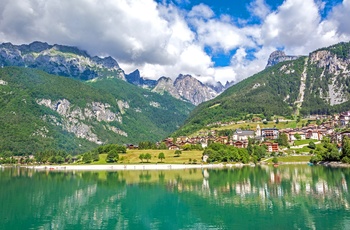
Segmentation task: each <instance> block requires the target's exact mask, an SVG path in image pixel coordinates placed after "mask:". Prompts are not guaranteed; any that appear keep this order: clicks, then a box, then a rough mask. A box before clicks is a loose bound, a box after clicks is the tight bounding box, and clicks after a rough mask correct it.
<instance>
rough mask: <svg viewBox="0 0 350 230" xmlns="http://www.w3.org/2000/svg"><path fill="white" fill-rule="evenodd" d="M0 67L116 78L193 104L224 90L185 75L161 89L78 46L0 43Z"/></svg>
mask: <svg viewBox="0 0 350 230" xmlns="http://www.w3.org/2000/svg"><path fill="white" fill-rule="evenodd" d="M0 66H19V67H29V68H35V69H40V70H43V71H45V72H47V73H49V74H54V75H58V76H64V77H71V78H75V79H79V80H83V81H87V80H92V79H95V78H119V79H122V80H125V81H127V82H129V83H131V84H133V85H136V86H139V87H141V88H146V89H150V90H153V92H158V93H161V94H162V93H163V92H164V91H167V92H168V93H169V94H170V95H172V96H174V97H175V98H178V99H181V100H184V101H189V102H191V103H192V104H194V105H198V104H200V103H202V102H203V101H207V100H210V99H212V98H214V97H216V96H217V95H218V94H220V93H221V92H223V91H224V90H225V89H226V88H227V87H225V86H222V85H221V83H216V84H202V83H201V82H200V81H198V80H197V79H195V78H192V77H191V76H190V75H184V76H186V77H184V78H182V76H183V75H180V76H179V77H178V78H179V79H176V80H175V82H174V83H173V84H175V83H178V84H175V85H174V88H175V89H170V88H164V87H163V86H162V84H163V82H162V80H164V79H162V78H160V79H158V81H157V80H151V79H145V78H143V77H141V75H140V72H139V70H137V69H136V70H135V71H134V72H132V73H130V74H125V73H124V71H123V70H122V69H121V68H120V67H119V65H118V63H117V61H116V60H115V59H113V58H112V57H104V58H100V57H97V56H94V57H92V56H90V55H89V54H88V53H87V52H86V51H83V50H80V49H79V48H77V47H72V46H64V45H57V44H55V45H49V44H47V43H45V42H39V41H35V42H33V43H30V44H28V45H26V44H23V45H13V44H11V43H2V44H0ZM190 78H191V79H190ZM180 79H181V80H180ZM182 81H184V82H186V83H189V85H188V87H185V86H184V85H183V84H182V83H181V82H182ZM158 84H160V85H158ZM196 87H198V88H196Z"/></svg>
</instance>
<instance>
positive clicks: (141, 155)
mask: <svg viewBox="0 0 350 230" xmlns="http://www.w3.org/2000/svg"><path fill="white" fill-rule="evenodd" d="M139 159H140V160H141V162H142V163H143V159H145V154H143V153H141V154H140V155H139Z"/></svg>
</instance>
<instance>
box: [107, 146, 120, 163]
mask: <svg viewBox="0 0 350 230" xmlns="http://www.w3.org/2000/svg"><path fill="white" fill-rule="evenodd" d="M118 160H119V155H118V152H117V150H116V149H112V150H111V151H109V152H108V154H107V157H106V162H107V163H113V162H117V161H118Z"/></svg>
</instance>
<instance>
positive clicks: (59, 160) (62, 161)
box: [56, 156, 64, 164]
mask: <svg viewBox="0 0 350 230" xmlns="http://www.w3.org/2000/svg"><path fill="white" fill-rule="evenodd" d="M56 162H57V163H58V164H62V163H64V158H63V157H62V156H57V157H56Z"/></svg>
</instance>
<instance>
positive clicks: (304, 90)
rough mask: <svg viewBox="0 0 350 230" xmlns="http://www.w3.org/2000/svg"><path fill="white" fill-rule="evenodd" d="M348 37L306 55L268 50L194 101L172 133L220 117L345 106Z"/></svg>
mask: <svg viewBox="0 0 350 230" xmlns="http://www.w3.org/2000/svg"><path fill="white" fill-rule="evenodd" d="M349 86H350V43H349V42H347V43H339V44H336V45H333V46H330V47H327V48H321V49H319V50H316V51H314V52H311V53H310V54H309V55H308V56H297V57H296V56H287V55H285V54H284V52H281V51H277V52H274V53H272V54H271V56H270V59H269V61H268V64H267V66H266V68H265V69H264V70H263V71H261V72H259V73H257V74H255V75H253V76H251V77H249V78H247V79H245V80H243V81H241V82H239V83H237V84H235V85H233V86H232V87H230V88H229V89H227V90H226V91H225V92H223V93H222V94H220V95H219V96H217V97H216V98H215V99H213V100H210V101H207V102H204V103H202V104H200V105H199V106H197V107H196V108H195V109H194V110H193V111H192V113H191V114H190V116H189V118H188V119H187V120H186V122H185V124H184V125H183V126H182V127H181V128H180V129H179V130H177V131H176V132H175V133H174V134H173V135H174V136H181V135H190V134H193V133H195V132H196V131H198V130H200V129H202V128H204V127H208V126H212V125H215V124H218V123H222V122H232V121H233V122H235V121H239V120H246V119H247V118H248V117H250V118H252V117H253V116H259V117H261V118H262V119H267V120H268V119H270V118H271V117H272V116H276V115H277V116H283V117H287V118H288V117H290V118H293V117H296V116H306V115H310V114H333V113H338V112H343V111H347V110H349V108H350V101H349V100H350V88H349Z"/></svg>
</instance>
